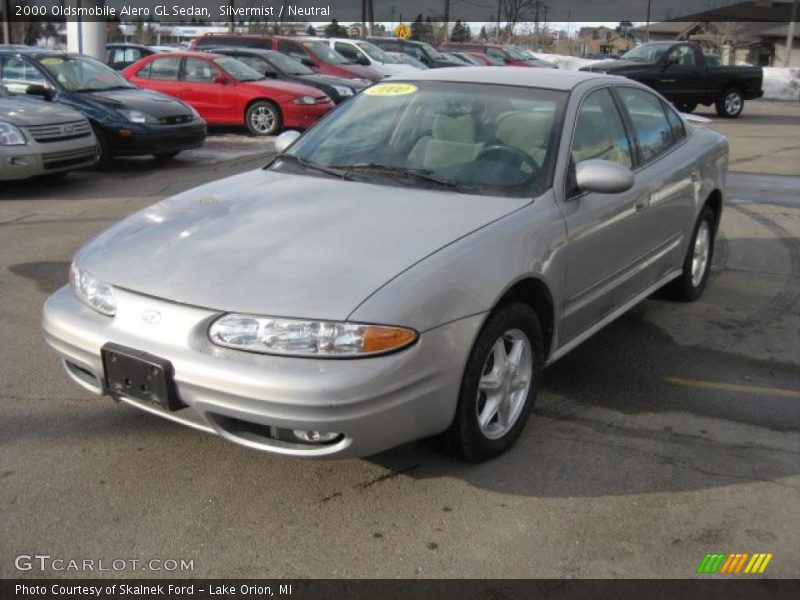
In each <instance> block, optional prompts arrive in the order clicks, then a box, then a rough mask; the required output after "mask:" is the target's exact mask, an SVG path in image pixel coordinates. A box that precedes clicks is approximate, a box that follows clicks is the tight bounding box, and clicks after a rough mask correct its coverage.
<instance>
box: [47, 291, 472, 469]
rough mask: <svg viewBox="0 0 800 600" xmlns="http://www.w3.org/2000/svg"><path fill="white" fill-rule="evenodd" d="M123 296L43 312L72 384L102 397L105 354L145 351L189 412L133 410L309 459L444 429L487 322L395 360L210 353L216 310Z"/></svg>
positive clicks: (445, 329) (68, 299) (435, 334)
mask: <svg viewBox="0 0 800 600" xmlns="http://www.w3.org/2000/svg"><path fill="white" fill-rule="evenodd" d="M116 293H117V315H116V316H115V317H113V318H109V317H106V316H103V315H100V314H99V313H96V312H95V311H93V310H91V309H90V308H88V307H86V306H84V305H83V304H82V303H81V302H80V301H79V300H78V299H77V298H76V297H75V295H74V294H73V293H72V291H71V290H70V289H69V288H68V287H64V288H62V289H61V290H59V291H58V292H56V293H55V294H54V295H53V296H51V297H50V298H49V299H48V301H47V303H46V304H45V307H44V313H43V320H42V325H43V328H44V332H45V338H46V340H47V341H48V343H49V344H50V345H51V346H52V347H53V348H54V349H55V350H56V351H57V352H58V353H59V354H60V355H61V356H62V358H63V359H64V365H65V367H66V370H67V373H68V374H69V375H70V377H72V379H74V380H75V381H76V382H77V383H79V384H81V385H82V386H84V387H85V388H87V389H89V390H91V391H93V392H94V393H97V394H105V393H107V392H106V389H105V383H104V375H103V367H102V362H101V356H100V349H101V347H102V346H103V345H104V344H106V343H107V342H114V343H116V344H120V345H123V346H127V347H130V348H134V349H137V350H143V351H145V352H148V353H150V354H154V355H156V356H159V357H161V358H164V359H167V360H169V361H170V362H171V363H172V366H173V368H174V372H175V382H176V386H177V390H178V395H179V397H180V400H181V401H182V402H183V403H184V404H186V408H182V409H180V410H178V411H175V412H168V411H166V410H164V409H161V408H158V407H155V406H154V405H151V404H148V403H145V402H141V401H137V400H134V399H130V398H124V397H123V398H121V399H122V400H123V401H125V402H126V403H128V404H131V405H133V406H136V407H138V408H140V409H143V410H146V411H148V412H151V413H154V414H157V415H159V416H161V417H164V418H167V419H171V420H173V421H177V422H179V423H183V424H184V425H188V426H191V427H195V428H197V429H201V430H204V431H208V432H212V433H216V434H218V435H221V436H223V437H225V438H227V439H228V440H230V441H233V442H235V443H238V444H241V445H244V446H248V447H251V448H256V449H259V450H264V451H267V452H271V453H274V454H282V455H290V456H298V457H308V458H343V457H353V456H367V455H371V454H375V453H377V452H380V451H382V450H386V449H388V448H391V447H393V446H397V445H398V444H402V443H404V442H409V441H412V440H415V439H419V438H422V437H427V436H431V435H434V434H437V433H440V432H442V431H444V430H445V429H447V427H448V426H449V425H450V423H451V421H452V419H453V415H454V413H455V408H456V402H457V398H458V392H459V387H460V384H461V375H462V373H463V369H464V366H465V364H466V360H467V356H468V353H469V351H470V348H471V347H472V343H473V341H474V337H475V336H476V335H477V332H478V329H479V328H480V325H481V322H482V320H483V317H482V316H481V315H479V316H476V317H470V318H466V319H462V320H460V321H457V322H454V323H450V324H448V325H444V326H442V327H439V328H436V329H433V330H431V331H428V332H425V333H424V334H422V335H421V336H420V339H419V340H418V342H417V343H416V344H415V345H414V346H411V347H410V348H407V349H405V350H403V351H400V352H397V353H394V354H390V355H386V356H380V357H373V358H363V359H340V360H330V359H328V360H325V359H323V360H320V359H312V358H288V357H276V356H267V355H259V354H252V353H247V352H241V351H236V350H229V349H225V348H220V347H217V346H214V345H212V344H211V343H210V342H209V341H208V338H207V335H206V333H207V330H208V327H209V324H210V323H211V322H212V321H213V320H214V319H215V318H216V317H218V316H219V315H220V313H219V312H217V311H212V310H208V309H203V308H195V307H189V306H185V305H178V304H173V303H171V302H165V301H162V300H157V299H153V298H150V297H146V296H141V295H139V294H135V293H132V292H128V291H125V290H120V289H117V290H116ZM145 311H158V313H159V314H160V315H161V321H160V323H159V324H157V325H148V324H146V323H145V322H144V321H143V320H142V314H143V312H145ZM149 314H152V313H149ZM261 426H265V427H261ZM270 428H279V429H281V430H294V429H302V430H314V431H323V432H336V433H341V434H342V436H343V437H341V438H340V439H339V440H338V441H336V442H334V443H332V444H328V445H301V444H290V443H286V442H284V441H280V440H276V439H274V438H273V437H270V436H269V435H268V432H269V431H271V429H270Z"/></svg>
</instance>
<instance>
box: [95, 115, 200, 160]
mask: <svg viewBox="0 0 800 600" xmlns="http://www.w3.org/2000/svg"><path fill="white" fill-rule="evenodd" d="M102 129H103V132H104V133H105V138H106V140H107V141H108V144H109V146H110V148H111V153H112V154H113V155H114V156H142V155H146V154H169V153H170V152H182V151H183V150H192V149H194V148H200V147H201V146H202V145H203V143H204V142H205V140H206V135H207V134H208V131H207V127H206V123H205V121H203V120H199V119H195V120H194V121H192V122H191V123H186V124H182V125H146V126H142V125H129V126H128V125H123V126H119V127H117V126H114V127H109V126H103V127H102Z"/></svg>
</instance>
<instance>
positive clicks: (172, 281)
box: [44, 67, 728, 460]
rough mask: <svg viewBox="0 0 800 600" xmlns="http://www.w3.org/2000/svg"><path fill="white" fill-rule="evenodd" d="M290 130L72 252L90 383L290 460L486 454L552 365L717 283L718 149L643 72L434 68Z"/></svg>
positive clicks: (63, 344)
mask: <svg viewBox="0 0 800 600" xmlns="http://www.w3.org/2000/svg"><path fill="white" fill-rule="evenodd" d="M297 135H298V134H296V133H285V134H283V136H282V137H281V138H279V140H278V144H277V147H278V150H279V152H280V154H279V155H278V156H277V157H276V158H275V159H274V160H273V162H271V163H270V164H269V165H268V166H267V167H265V168H264V169H261V170H257V171H252V172H248V173H244V174H242V175H238V176H235V177H231V178H228V179H224V180H222V181H217V182H215V183H211V184H209V185H205V186H203V187H200V188H197V189H194V190H191V191H188V192H185V193H183V194H179V195H177V196H175V197H173V198H170V199H168V200H165V201H163V202H161V203H158V204H156V205H154V206H152V207H150V208H147V209H145V210H143V211H141V212H139V213H137V214H135V215H133V216H131V217H129V218H127V219H125V220H124V221H122V222H120V223H118V224H117V225H115V226H114V227H112V228H111V229H109V230H107V231H106V232H104V233H102V234H100V235H99V236H98V237H96V238H94V239H93V240H92V241H91V242H89V244H87V245H86V246H85V247H83V248H82V249H81V250H80V251H79V252H78V253H77V254H76V256H75V259H74V263H73V265H72V269H71V285H70V286H69V287H65V288H63V289H61V290H60V291H58V292H57V293H56V294H55V295H53V296H52V297H51V298H50V299H49V300H48V302H47V304H46V306H45V309H44V329H45V332H46V336H47V340H48V341H49V342H50V344H51V345H52V346H53V347H54V348H55V349H56V350H57V351H58V352H59V353H60V354H61V355H62V356H63V358H64V365H65V366H66V369H67V372H68V373H69V374H70V375H71V377H72V378H73V379H74V380H76V381H77V382H78V383H80V384H82V385H83V386H84V387H87V388H88V389H90V390H92V391H94V392H96V393H98V394H103V393H105V394H110V395H111V396H113V397H116V398H119V399H121V400H123V401H125V402H127V403H129V404H132V405H134V406H137V407H139V408H142V409H144V410H146V411H149V412H151V413H154V414H158V415H161V416H163V417H166V418H168V419H172V420H174V421H178V422H181V423H184V424H186V425H189V426H192V427H196V428H198V429H203V430H206V431H210V432H215V433H218V434H220V435H222V436H224V437H225V438H227V439H229V440H231V441H234V442H238V443H240V444H244V445H246V446H250V447H253V448H258V449H262V450H266V451H269V452H273V453H276V454H285V455H292V456H305V457H344V456H363V455H368V454H372V453H376V452H378V451H381V450H383V449H386V448H389V447H392V446H395V445H397V444H400V443H403V442H406V441H409V440H414V439H417V438H421V437H425V436H431V435H435V434H444V435H445V437H446V439H447V441H448V443H449V446H450V448H451V449H452V450H453V451H454V452H455V453H456V454H458V455H460V456H462V457H464V458H466V459H468V460H482V459H486V458H490V457H492V456H496V455H497V454H499V453H501V452H503V451H504V450H506V449H507V448H509V447H510V446H511V445H512V444H513V443H514V441H515V440H516V439H517V438H518V437H519V435H520V432H521V430H522V428H523V427H524V425H525V422H526V420H527V417H528V414H529V413H530V410H531V406H532V404H533V402H534V398H535V396H536V390H537V387H538V386H539V381H540V372H541V369H542V367H544V366H545V365H546V364H548V363H550V362H552V361H554V360H556V359H558V358H559V357H560V356H562V355H564V354H565V353H566V352H568V351H569V350H570V349H571V348H573V347H575V346H576V345H577V344H579V343H580V342H581V341H583V340H585V339H586V338H587V337H588V336H590V335H591V334H593V333H594V332H596V331H597V330H598V329H599V328H601V327H603V326H604V325H605V324H607V323H609V322H610V321H611V320H613V319H614V318H615V317H617V316H619V315H620V314H622V313H623V312H624V311H625V310H627V309H628V308H630V307H631V306H633V305H634V304H636V303H637V302H639V301H641V300H642V299H643V298H645V297H646V296H648V295H649V294H651V293H652V292H654V291H655V290H657V289H659V288H661V287H664V286H667V288H668V291H669V292H670V293H671V294H672V295H673V296H674V297H675V298H677V299H682V300H693V299H695V298H697V297H698V296H699V295H700V294H701V293H702V291H703V289H704V287H705V285H706V282H707V279H708V275H709V268H710V263H711V258H712V252H713V247H714V238H715V234H716V232H717V227H718V224H719V220H720V215H721V212H722V202H723V188H724V178H725V172H726V168H727V159H728V149H727V142H726V141H725V139H724V138H723V137H721V136H719V135H718V134H716V133H714V132H712V131H710V130H708V129H701V128H695V127H692V126H691V125H689V124H688V123H686V122H685V121H684V120H683V119H682V118H681V116H680V115H679V114H678V113H676V112H675V111H674V110H673V109H672V108H671V107H670V106H669V104H667V103H666V102H665V101H664V100H663V98H661V97H660V96H659V95H658V94H656V93H654V92H652V91H651V90H649V89H648V88H646V87H644V86H642V85H639V84H637V83H635V82H632V81H630V80H627V79H622V78H616V77H609V76H605V75H595V74H587V73H574V72H573V73H570V72H562V71H549V70H543V69H527V70H526V69H515V68H504V67H498V68H496V69H482V68H471V67H464V68H459V69H439V70H435V71H427V72H421V73H418V74H415V76H414V77H413V78H403V79H402V80H399V79H398V80H394V81H387V82H383V83H379V84H377V85H375V86H373V87H371V88H369V89H367V90H365V91H364V92H363V93H362V94H360V95H359V96H357V97H356V98H354V99H353V100H352V101H351V102H348V103H346V104H344V105H342V106H341V107H340V108H339V109H338V110H336V111H334V112H333V113H332V114H331V115H330V116H328V117H326V118H325V119H323V120H322V121H321V122H320V123H319V124H318V125H316V126H315V127H314V128H312V129H311V130H309V131H308V132H307V133H306V134H305V135H303V136H302V137H300V138H299V139H297V140H296V141H295V139H294V138H296V137H297ZM292 142H294V143H292ZM290 144H291V145H290Z"/></svg>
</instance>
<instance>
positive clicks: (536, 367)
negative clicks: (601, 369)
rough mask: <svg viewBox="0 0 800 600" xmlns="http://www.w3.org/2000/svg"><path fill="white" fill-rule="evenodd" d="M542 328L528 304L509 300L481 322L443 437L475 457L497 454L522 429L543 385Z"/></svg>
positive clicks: (453, 449) (454, 448)
mask: <svg viewBox="0 0 800 600" xmlns="http://www.w3.org/2000/svg"><path fill="white" fill-rule="evenodd" d="M542 363H543V344H542V333H541V328H540V326H539V319H538V317H537V315H536V312H535V311H534V310H533V309H532V308H531V307H530V306H528V305H527V304H522V303H512V304H507V305H505V306H503V307H501V308H500V309H498V310H497V311H496V312H495V313H494V314H492V315H491V316H490V317H489V319H488V320H487V321H486V324H485V325H484V326H483V329H482V330H481V332H480V334H479V335H478V339H477V340H476V341H475V345H474V346H473V348H472V351H471V353H470V355H469V358H468V360H467V366H466V368H465V370H464V376H463V379H462V380H461V391H460V392H459V398H458V406H457V408H456V415H455V418H454V419H453V423H452V425H451V426H450V428H449V429H448V430H447V432H446V434H445V436H446V439H447V443H448V446H449V448H450V450H451V452H452V453H453V454H456V455H457V456H459V457H461V458H464V459H466V460H468V461H471V462H479V461H483V460H487V459H490V458H493V457H495V456H498V455H500V454H502V453H503V452H505V451H506V450H508V449H509V448H510V447H511V446H512V445H513V444H514V442H516V441H517V438H518V437H519V436H520V433H522V429H523V428H524V427H525V423H526V421H527V420H528V415H529V414H530V411H531V407H532V406H533V403H534V400H535V398H536V391H537V389H538V387H539V378H540V372H541V369H542Z"/></svg>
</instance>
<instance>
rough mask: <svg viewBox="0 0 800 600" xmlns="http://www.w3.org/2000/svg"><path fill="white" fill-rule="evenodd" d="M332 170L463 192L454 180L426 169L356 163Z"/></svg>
mask: <svg viewBox="0 0 800 600" xmlns="http://www.w3.org/2000/svg"><path fill="white" fill-rule="evenodd" d="M332 168H334V169H338V170H342V171H349V174H352V173H354V172H356V171H378V172H381V173H386V174H388V175H394V176H397V177H413V178H414V179H418V180H420V181H426V182H429V183H435V184H437V185H440V186H443V187H446V188H450V189H452V190H455V191H457V192H461V191H463V190H462V188H461V186H460V185H459V184H458V183H457V182H455V181H454V180H452V179H447V178H445V177H438V176H437V175H433V174H432V173H431V171H429V170H427V169H412V168H408V167H396V166H392V165H383V164H380V163H358V164H354V165H336V166H334V167H332Z"/></svg>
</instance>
